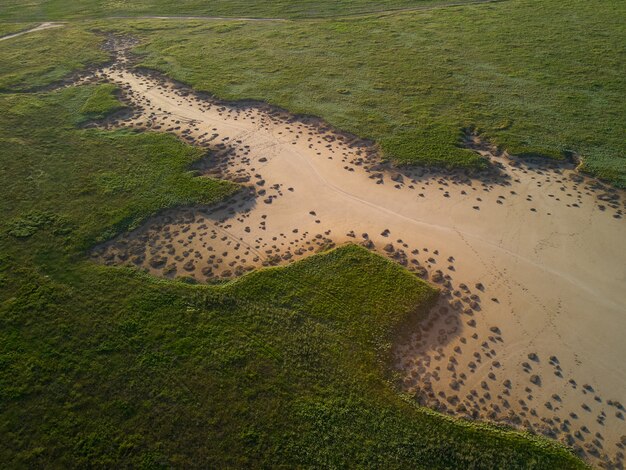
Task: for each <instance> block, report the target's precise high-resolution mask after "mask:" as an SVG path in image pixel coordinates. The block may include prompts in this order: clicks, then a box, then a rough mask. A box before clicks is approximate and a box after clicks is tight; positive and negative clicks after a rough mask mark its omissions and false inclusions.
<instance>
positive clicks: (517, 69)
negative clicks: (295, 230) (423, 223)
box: [109, 0, 626, 187]
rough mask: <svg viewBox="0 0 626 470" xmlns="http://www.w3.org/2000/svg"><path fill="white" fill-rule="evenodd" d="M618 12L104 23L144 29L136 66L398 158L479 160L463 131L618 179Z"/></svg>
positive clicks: (622, 42)
mask: <svg viewBox="0 0 626 470" xmlns="http://www.w3.org/2000/svg"><path fill="white" fill-rule="evenodd" d="M625 15H626V4H625V3H624V2H617V1H609V2H605V1H598V0H591V1H580V0H565V1H561V0H559V1H556V0H547V1H545V2H542V3H541V7H540V8H539V7H538V6H537V3H536V2H532V1H529V0H521V1H516V2H502V3H494V4H486V5H473V6H465V7H455V8H445V9H438V10H431V11H418V12H406V13H398V14H394V15H388V16H383V17H377V16H372V17H366V18H354V19H342V20H324V21H296V22H270V23H268V22H263V23H258V22H257V23H250V22H228V23H222V24H219V23H218V24H216V23H211V22H189V21H187V22H171V21H152V22H134V23H124V24H119V25H118V26H117V27H120V28H122V29H125V30H127V31H132V32H133V33H134V34H136V35H138V36H141V37H143V38H144V43H143V45H142V46H141V47H140V48H139V49H138V51H139V52H140V53H141V54H142V59H141V64H142V65H144V66H146V67H149V68H154V69H157V70H160V71H162V72H165V73H166V74H168V75H169V76H171V77H173V78H175V79H178V80H181V81H183V82H186V83H188V84H190V85H192V86H194V87H195V88H198V89H202V90H206V91H209V92H212V93H214V94H215V95H217V96H219V97H222V98H226V99H258V100H263V101H269V102H271V103H273V104H276V105H278V106H282V107H284V108H287V109H289V110H291V111H294V112H297V113H304V114H313V115H317V116H321V117H323V118H324V119H326V120H328V121H329V122H330V123H332V124H333V125H335V126H337V127H339V128H342V129H345V130H347V131H350V132H353V133H355V134H357V135H360V136H362V137H368V138H371V139H373V140H375V141H376V142H378V143H379V144H380V145H381V146H382V149H383V151H384V153H385V154H386V155H387V156H389V157H391V158H393V159H394V160H395V161H396V162H399V163H407V164H411V163H419V164H435V165H441V166H461V167H472V168H475V167H479V166H481V165H482V164H483V162H482V160H480V159H479V158H477V157H476V156H475V155H474V154H472V153H470V152H468V151H466V150H464V149H461V148H459V139H460V137H461V135H462V131H463V129H465V128H470V127H471V128H475V129H477V130H479V132H481V133H482V134H483V135H484V136H485V137H486V138H487V139H489V140H491V141H492V142H494V143H496V144H497V145H499V146H501V147H502V148H505V149H507V150H509V151H510V152H511V153H515V154H518V155H523V156H536V155H539V156H548V157H553V158H557V159H560V158H564V157H566V156H569V155H571V154H576V155H579V156H580V157H581V158H582V161H583V165H582V170H583V171H586V172H588V173H591V174H593V175H596V176H599V177H601V178H604V179H606V180H609V181H611V182H613V183H614V184H616V185H618V186H622V187H625V186H626V140H624V138H623V134H624V130H625V129H626V108H625V107H624V100H623V96H624V91H625V90H626V78H624V77H626V68H625V66H624V64H626V25H625V23H624V22H623V21H622V20H621V19H622V18H624V16H625ZM555 19H556V20H555ZM109 27H111V25H110V24H109Z"/></svg>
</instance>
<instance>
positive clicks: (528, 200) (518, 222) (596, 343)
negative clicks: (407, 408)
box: [93, 57, 626, 467]
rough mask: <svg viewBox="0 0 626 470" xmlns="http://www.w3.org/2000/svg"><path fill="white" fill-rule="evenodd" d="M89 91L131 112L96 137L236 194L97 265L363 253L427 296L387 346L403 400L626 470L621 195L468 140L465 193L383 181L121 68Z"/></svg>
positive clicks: (224, 106) (386, 176)
mask: <svg viewBox="0 0 626 470" xmlns="http://www.w3.org/2000/svg"><path fill="white" fill-rule="evenodd" d="M94 78H95V79H97V80H105V81H110V82H113V83H117V84H118V85H119V86H120V88H121V89H122V91H123V96H124V99H125V100H126V101H127V102H128V103H129V104H131V105H132V107H133V109H134V110H135V113H134V114H133V115H132V116H130V117H126V118H122V119H120V120H118V121H116V122H110V123H107V124H105V125H104V127H117V126H127V127H133V128H137V129H141V130H150V131H158V132H168V133H172V134H175V135H177V136H178V137H180V138H181V139H183V140H185V141H186V142H189V143H191V144H193V145H198V146H201V147H203V148H206V149H210V150H211V151H212V153H211V154H210V155H209V156H208V157H207V158H206V159H204V160H202V161H201V162H200V163H199V164H198V165H197V166H196V168H195V170H196V171H197V172H198V174H199V175H201V177H219V178H224V179H229V180H232V181H235V182H237V183H239V184H241V185H242V186H244V187H245V189H244V190H242V191H241V192H240V193H238V194H237V195H235V196H234V197H233V198H231V199H230V200H229V201H225V202H224V203H223V204H220V205H219V206H217V207H200V208H186V209H176V210H169V211H166V212H165V213H164V214H162V215H160V216H159V217H156V218H154V219H152V220H150V221H148V222H146V223H145V224H144V225H143V226H142V227H140V228H139V229H138V230H136V231H134V232H132V233H129V234H124V235H122V236H120V237H117V238H116V239H114V240H111V241H110V242H107V243H105V244H103V245H101V246H99V247H96V249H95V250H94V252H93V256H94V259H96V260H98V261H100V262H104V263H106V264H131V265H136V266H138V267H140V268H142V269H145V270H147V271H149V272H151V273H153V274H155V275H157V276H164V277H177V276H188V277H193V278H196V279H197V280H199V281H206V280H211V279H216V278H219V279H222V278H223V279H229V278H231V277H234V276H237V275H241V274H243V273H245V272H246V271H249V270H252V269H255V268H258V267H260V266H268V265H276V264H284V263H289V262H292V261H294V260H296V259H299V258H302V257H304V256H307V255H309V254H310V253H314V252H316V251H318V250H320V249H324V248H327V247H329V246H332V245H334V244H340V243H345V242H353V243H360V244H362V245H364V246H366V247H368V248H370V249H373V250H376V251H377V252H379V253H381V254H384V255H386V256H388V257H390V258H392V259H394V260H396V261H397V262H399V263H400V264H402V265H404V266H405V267H407V269H409V270H411V271H412V272H415V273H416V274H417V275H419V276H421V277H423V278H425V279H428V280H429V281H430V282H432V283H434V284H436V285H438V286H439V287H441V288H442V294H443V295H442V299H441V301H440V303H439V304H438V306H437V307H436V308H435V309H434V311H433V312H432V314H431V315H430V316H429V317H428V318H427V319H425V320H424V322H423V323H422V324H421V325H420V326H419V328H418V329H417V331H407V332H406V334H405V336H404V339H403V340H402V341H400V342H399V343H398V344H397V345H396V347H395V358H396V359H395V367H396V368H397V370H398V371H399V372H400V374H401V375H402V376H403V377H404V379H403V381H402V384H401V387H402V388H403V389H404V390H405V391H406V392H407V393H410V394H412V395H413V396H415V398H416V400H418V401H420V402H421V403H422V404H424V405H426V406H430V407H433V408H435V409H438V410H440V411H443V412H449V413H451V414H455V415H461V416H467V417H468V418H470V419H489V420H493V421H500V422H506V423H509V424H511V425H514V426H518V427H521V428H525V429H529V430H531V431H533V432H537V433H542V434H545V435H548V436H551V437H554V438H556V439H559V440H561V441H563V442H565V443H567V444H568V445H570V446H572V447H574V448H575V449H576V450H577V452H578V453H579V454H580V455H582V456H583V457H585V458H587V459H588V460H589V461H590V462H592V463H594V464H598V465H600V464H602V465H606V466H613V467H620V466H622V465H623V464H622V462H623V448H624V445H626V437H625V436H626V426H625V422H624V409H623V406H622V403H624V402H626V397H625V396H624V394H625V393H626V370H625V369H624V367H623V364H622V361H621V358H622V357H624V354H625V353H626V346H625V343H624V341H623V335H624V332H625V331H626V316H625V315H624V313H625V307H624V306H625V305H626V293H625V292H624V285H625V282H626V237H625V236H624V235H625V232H624V230H625V225H624V219H623V218H622V216H623V210H624V202H623V201H624V197H623V194H622V192H621V191H618V190H615V189H613V188H611V187H608V186H605V185H603V184H602V183H599V182H597V181H594V180H591V179H587V178H585V177H583V176H581V175H579V174H577V173H576V172H575V171H574V169H573V168H564V167H559V166H558V165H556V164H555V165H552V167H550V166H547V165H546V164H545V162H537V163H522V162H518V161H516V160H514V159H510V158H508V156H507V155H506V154H503V153H502V152H499V151H498V150H497V149H494V148H492V147H491V146H489V145H488V144H487V143H484V142H482V141H481V140H480V138H479V137H478V136H475V135H472V134H471V133H468V135H467V139H466V145H467V146H468V147H470V148H472V149H473V150H474V151H476V152H479V153H481V154H483V155H484V156H485V158H488V159H490V161H491V162H492V165H493V166H492V170H491V172H489V173H488V174H486V175H482V176H481V178H480V179H476V178H472V177H471V176H468V175H465V174H464V173H463V172H449V174H442V173H441V172H437V171H433V170H428V169H422V168H412V169H397V168H393V167H391V166H390V165H388V164H386V163H383V162H381V161H380V160H379V157H378V153H377V151H376V147H375V146H373V145H372V144H371V143H370V142H367V141H363V140H360V139H356V138H355V137H353V136H348V135H346V134H344V133H341V132H337V131H335V130H333V129H331V128H330V127H328V126H326V125H325V124H324V123H323V122H321V121H319V120H316V119H307V118H298V117H294V116H289V115H288V114H286V113H283V112H279V111H276V110H273V109H271V108H269V107H263V106H257V105H245V104H239V105H234V104H228V103H223V102H220V101H218V100H214V99H210V98H206V97H203V96H199V95H197V94H195V93H193V91H192V90H190V89H187V88H185V87H182V86H180V85H178V84H175V83H173V82H170V81H168V80H166V79H164V78H163V77H160V76H158V75H157V74H151V73H140V72H138V71H136V70H132V69H131V68H130V67H128V66H127V65H126V62H125V59H124V58H123V57H121V58H120V60H118V62H116V63H115V64H114V65H112V66H110V67H107V68H104V69H101V70H99V71H96V73H95V75H94Z"/></svg>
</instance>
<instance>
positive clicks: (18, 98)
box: [0, 26, 582, 468]
mask: <svg viewBox="0 0 626 470" xmlns="http://www.w3.org/2000/svg"><path fill="white" fill-rule="evenodd" d="M59 31H62V32H61V33H60V35H58V36H57V34H59V33H58V32H57V31H56V30H52V31H50V32H52V33H53V34H52V35H50V36H48V37H45V36H36V35H34V36H33V37H40V41H39V42H37V41H33V40H32V39H29V40H26V41H22V39H26V38H16V41H18V39H19V41H20V42H11V44H0V57H3V58H4V59H3V60H4V62H2V63H3V65H2V67H1V68H0V81H1V82H2V83H3V84H4V88H3V90H2V93H0V111H1V112H2V116H3V119H2V120H0V158H1V159H2V162H1V163H2V167H3V171H2V172H0V184H1V185H2V187H3V191H4V192H3V195H4V197H3V198H2V200H0V208H1V210H2V214H3V215H4V217H3V219H2V221H0V344H1V345H2V346H1V348H0V417H1V419H0V435H2V436H3V438H2V439H1V440H0V461H2V462H3V464H4V465H5V466H7V467H11V468H27V467H29V468H31V467H41V466H56V467H76V466H92V467H94V466H95V467H98V466H100V467H101V466H108V467H111V466H115V467H119V466H122V467H142V468H155V467H171V466H178V467H194V466H219V467H224V466H237V467H244V466H245V467H248V466H278V465H286V466H347V465H351V466H352V465H357V466H384V467H412V468H459V467H463V468H467V467H473V468H486V467H489V466H491V465H493V464H494V463H495V464H496V465H500V466H502V467H507V468H526V467H528V465H532V466H534V467H535V468H555V467H558V468H582V463H581V462H580V461H579V460H577V459H576V458H574V457H573V455H571V454H570V453H568V452H567V451H566V450H565V449H564V448H563V447H561V446H559V445H557V444H553V443H550V442H548V441H546V440H544V439H540V438H537V437H534V436H530V435H525V434H520V433H517V432H512V431H507V430H505V429H502V428H495V427H490V426H487V425H481V424H476V423H465V422H461V421H455V420H452V419H450V418H447V417H444V416H441V415H439V414H436V413H433V412H431V411H429V410H425V409H421V408H419V407H417V405H416V404H415V403H414V402H413V401H412V400H410V399H408V398H403V397H401V396H399V395H398V394H397V393H396V392H395V390H394V388H393V386H392V383H393V377H392V376H390V375H389V372H388V370H387V368H386V364H387V357H388V352H389V348H390V344H391V341H392V340H393V337H394V334H395V333H396V331H397V330H398V329H399V328H401V327H402V325H404V324H405V322H407V321H411V319H413V318H415V316H419V315H423V314H424V313H425V312H426V310H427V308H428V306H429V305H430V304H431V303H432V302H433V300H434V299H435V297H436V291H435V290H434V289H432V288H431V287H429V286H428V285H427V284H425V283H424V282H422V281H421V280H419V279H418V278H416V277H415V276H413V275H412V274H410V273H408V272H407V271H405V270H404V269H403V268H401V267H400V266H398V265H396V264H394V263H391V262H390V261H387V260H385V259H383V258H381V257H379V256H376V255H373V254H371V253H369V252H367V251H366V250H364V249H362V248H358V247H354V246H348V247H343V248H339V249H336V250H333V251H330V252H327V253H324V254H320V255H317V256H314V257H312V258H309V259H307V260H305V261H301V262H298V263H295V264H293V265H291V266H289V267H287V268H278V269H267V270H262V271H258V272H255V273H252V274H249V275H247V276H245V277H244V278H241V279H240V280H237V281H234V282H231V283H228V284H224V285H192V284H188V283H186V282H183V281H165V280H157V279H155V278H152V277H150V276H148V275H146V274H144V273H141V272H138V271H136V270H132V269H128V268H109V267H104V266H99V265H95V264H93V263H92V262H90V261H89V260H88V259H87V256H86V253H87V252H88V250H89V249H90V247H92V246H93V245H94V244H96V243H98V242H99V241H101V240H105V239H109V238H111V237H113V236H114V235H115V234H117V233H120V232H121V231H124V230H129V229H132V228H133V227H136V226H137V225H138V224H140V223H141V222H142V221H143V220H145V219H146V218H147V217H149V216H150V215H151V214H154V213H156V212H158V211H159V210H162V209H163V208H167V207H175V206H189V205H198V204H202V205H204V204H211V203H212V202H215V201H218V200H223V199H224V198H227V197H228V196H229V195H230V194H232V193H233V191H234V190H235V189H236V188H235V187H234V186H233V185H232V184H230V183H226V182H220V181H215V180H210V179H204V178H196V177H193V176H192V175H191V173H190V172H189V171H188V169H189V167H190V165H191V164H192V163H193V162H194V161H196V160H197V159H199V158H201V157H202V154H201V152H199V151H198V150H196V149H194V148H192V147H190V146H188V145H185V144H183V143H181V142H179V141H178V140H176V139H175V138H173V137H171V136H167V135H163V134H152V133H145V134H141V133H135V132H130V131H112V132H109V131H106V132H105V131H101V130H97V129H85V128H83V124H85V122H87V121H88V120H90V119H100V118H103V117H105V116H106V115H108V114H109V113H111V112H114V111H116V110H119V109H120V108H121V104H120V103H119V102H118V101H117V100H116V99H115V94H114V93H115V90H114V88H113V87H112V86H108V85H100V86H81V87H71V88H66V89H63V90H57V91H40V92H25V91H23V90H30V89H33V88H38V87H45V86H46V85H48V84H50V83H52V82H54V81H56V80H58V79H59V78H61V77H62V76H63V74H64V73H71V72H72V71H75V70H77V69H80V68H81V67H84V66H85V65H86V64H88V63H90V61H93V62H94V63H95V62H99V61H102V60H105V59H106V56H103V55H102V53H101V52H100V51H98V50H97V49H93V50H92V49H90V46H89V45H90V44H91V43H90V42H89V41H96V40H97V37H96V36H93V35H90V34H89V33H87V32H84V31H83V30H82V29H80V28H78V29H74V28H73V27H69V26H68V27H67V28H64V29H63V30H59ZM83 34H84V35H86V37H87V39H88V41H87V42H86V43H85V44H84V45H83V46H81V37H82V36H81V35H83ZM72 41H76V43H75V44H76V47H75V48H69V47H68V48H64V49H61V48H56V47H54V46H55V45H59V44H72ZM46 44H47V46H48V47H50V53H49V54H47V55H44V56H43V57H46V60H45V61H43V60H41V57H40V58H39V59H37V57H36V54H34V53H32V52H31V51H28V50H25V51H24V55H23V60H22V61H19V62H13V64H14V67H9V66H8V65H7V64H9V63H11V61H10V60H9V59H7V57H10V56H12V54H16V51H17V50H19V48H20V47H24V48H27V49H34V48H38V47H45V45H46ZM44 64H45V67H44Z"/></svg>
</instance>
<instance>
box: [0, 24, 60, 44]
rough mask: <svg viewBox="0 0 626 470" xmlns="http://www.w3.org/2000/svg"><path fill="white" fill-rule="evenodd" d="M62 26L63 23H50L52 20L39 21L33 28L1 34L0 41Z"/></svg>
mask: <svg viewBox="0 0 626 470" xmlns="http://www.w3.org/2000/svg"><path fill="white" fill-rule="evenodd" d="M62 26H63V23H52V22H48V23H41V24H40V25H38V26H35V27H34V28H31V29H27V30H24V31H19V32H17V33H13V34H7V35H6V36H2V37H0V41H5V40H7V39H13V38H16V37H18V36H22V35H23V34H29V33H35V32H37V31H44V30H46V29H51V28H60V27H62Z"/></svg>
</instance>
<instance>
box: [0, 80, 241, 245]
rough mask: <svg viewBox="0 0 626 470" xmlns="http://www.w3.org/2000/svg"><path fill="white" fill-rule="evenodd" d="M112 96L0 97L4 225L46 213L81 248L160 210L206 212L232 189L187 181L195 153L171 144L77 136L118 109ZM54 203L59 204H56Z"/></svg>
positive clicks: (142, 137) (81, 90)
mask: <svg viewBox="0 0 626 470" xmlns="http://www.w3.org/2000/svg"><path fill="white" fill-rule="evenodd" d="M112 92H113V88H112V87H111V86H109V85H101V86H93V85H92V86H81V87H72V88H67V89H64V90H62V91H57V92H54V93H50V94H45V95H41V96H37V95H30V94H5V95H0V106H1V107H2V110H3V112H2V116H3V119H2V129H0V153H2V155H3V157H5V158H4V159H5V160H6V161H3V163H2V164H3V170H4V171H3V174H4V175H7V176H6V181H3V193H4V194H5V197H3V198H2V201H1V202H0V208H1V209H2V213H3V214H4V215H5V217H6V220H12V219H15V220H22V219H23V218H24V214H26V213H29V212H30V211H31V210H33V209H34V208H36V209H37V210H38V211H41V212H43V213H45V212H46V211H49V212H52V213H55V214H58V215H59V216H61V217H62V218H63V219H64V220H67V221H68V222H69V223H71V224H72V225H75V226H77V227H79V228H78V229H77V230H78V233H76V234H75V235H76V236H77V237H79V238H83V239H84V245H83V246H88V245H90V244H93V243H95V242H96V241H97V240H98V239H100V238H101V237H102V236H103V235H102V232H103V231H104V232H105V235H104V236H105V237H108V236H111V235H112V234H113V233H116V232H117V231H119V230H124V229H128V228H132V227H135V226H137V224H139V223H140V222H141V221H142V220H144V219H145V218H146V217H147V216H149V215H151V214H153V213H155V212H156V211H158V210H160V209H162V208H164V207H173V206H181V205H189V204H210V203H211V202H214V201H217V200H219V199H221V198H223V197H225V196H226V195H228V194H231V193H232V192H233V191H234V189H235V188H236V186H234V185H233V184H231V183H227V182H221V181H215V180H210V179H206V178H195V177H193V176H192V175H191V172H190V171H188V169H189V166H190V165H191V163H193V162H194V161H196V160H198V159H199V158H201V157H202V156H203V154H202V152H201V151H200V150H198V149H194V148H192V147H189V146H186V145H184V144H182V143H180V142H179V141H178V140H176V139H175V138H173V137H171V136H167V135H164V134H138V133H133V132H128V131H117V132H102V131H99V130H96V129H86V130H77V129H76V128H75V126H76V125H78V124H81V123H83V122H85V120H87V119H88V118H91V117H93V116H97V117H102V116H103V115H104V114H105V113H107V112H111V111H113V110H116V109H118V108H119V107H120V105H121V103H119V102H118V101H114V100H113V95H112ZM53 195H58V196H53ZM61 196H64V197H66V198H67V201H66V203H65V204H59V203H58V201H56V200H55V197H61ZM85 207H91V208H92V209H90V210H89V211H88V212H87V213H85ZM111 227H114V230H113V232H107V230H110V228H111Z"/></svg>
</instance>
